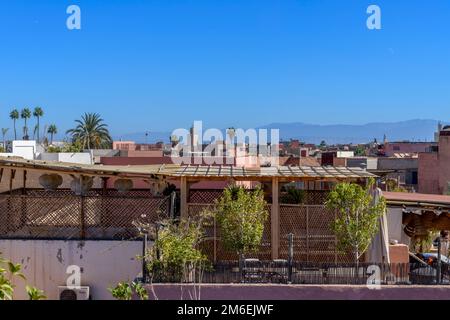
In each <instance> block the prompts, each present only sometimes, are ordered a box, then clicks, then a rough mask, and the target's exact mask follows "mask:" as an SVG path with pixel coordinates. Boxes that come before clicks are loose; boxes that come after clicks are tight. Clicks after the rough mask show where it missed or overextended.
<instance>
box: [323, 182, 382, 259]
mask: <svg viewBox="0 0 450 320" xmlns="http://www.w3.org/2000/svg"><path fill="white" fill-rule="evenodd" d="M373 185H374V181H373V179H371V180H370V181H369V183H368V185H367V187H366V188H363V187H361V186H360V185H358V184H354V183H345V182H343V183H338V184H337V185H336V186H335V188H334V189H333V190H332V191H331V192H330V193H329V195H328V199H327V201H326V203H325V204H326V206H327V208H329V209H331V210H336V211H337V216H336V219H335V221H334V222H333V223H332V226H331V227H332V229H333V231H334V233H335V234H336V237H337V240H338V247H339V248H340V249H341V250H344V251H351V252H352V253H353V257H354V259H355V263H356V266H358V261H359V259H360V258H361V256H362V255H363V254H364V252H365V251H366V250H367V249H368V248H369V245H370V243H371V242H372V239H373V237H374V236H375V234H376V233H377V232H378V227H379V222H378V219H379V218H380V216H381V215H382V214H383V213H384V211H385V209H386V201H385V199H384V198H383V197H381V198H380V199H379V201H378V202H377V203H375V201H374V199H373V196H372V194H371V189H372V187H373Z"/></svg>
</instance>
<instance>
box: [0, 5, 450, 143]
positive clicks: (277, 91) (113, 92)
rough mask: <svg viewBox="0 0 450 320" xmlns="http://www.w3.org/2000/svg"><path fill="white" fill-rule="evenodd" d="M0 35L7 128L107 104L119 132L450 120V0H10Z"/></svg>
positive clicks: (66, 117)
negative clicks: (73, 25) (16, 112)
mask: <svg viewBox="0 0 450 320" xmlns="http://www.w3.org/2000/svg"><path fill="white" fill-rule="evenodd" d="M70 4H77V5H79V6H80V7H81V10H82V29H81V30H79V31H70V30H68V29H67V28H66V18H67V17H68V15H67V14H66V8H67V6H68V5H70ZM369 4H378V5H379V6H380V7H381V10H382V30H380V31H370V30H368V29H367V28H366V18H367V14H366V8H367V6H368V5H369ZM0 44H1V49H0V126H1V127H12V123H11V121H10V120H9V118H8V114H9V111H10V110H11V109H12V107H17V108H22V107H24V106H29V107H35V106H41V107H43V108H44V111H45V113H46V114H45V117H44V119H43V122H44V123H56V124H57V126H58V127H59V128H60V131H63V130H66V129H68V128H69V127H70V126H71V125H72V123H73V120H74V119H75V118H78V117H79V116H80V115H81V114H82V113H83V112H85V111H95V112H99V113H100V114H101V115H102V116H103V118H104V119H105V120H106V121H107V122H108V124H109V125H110V128H111V131H112V132H113V133H114V134H122V133H131V132H137V131H145V130H150V131H170V130H172V129H173V128H177V127H189V125H190V124H191V122H192V121H193V120H203V121H204V122H205V124H206V125H207V126H209V127H219V128H224V127H228V126H235V127H244V128H247V127H253V126H258V125H264V124H267V123H271V122H297V121H298V122H307V123H320V124H330V123H346V124H349V123H351V124H355V123H365V122H373V121H398V120H406V119H412V118H431V119H437V120H449V119H450V1H448V0H436V1H424V0H422V1H413V0H409V1H406V0H395V1H392V0H391V1H379V0H372V1H364V0H345V1H342V0H340V1H338V0H335V1H331V0H329V1H325V0H323V1H317V0H296V1H292V0H283V1H275V0H273V1H264V0H255V1H251V0H246V1H238V0H236V1H231V0H220V1H211V0H204V1H201V0H192V1H187V0H179V1H172V0H158V1H156V0H153V1H150V0H146V1H144V0H143V1H136V0H134V1H98V0H95V1H94V0H91V1H75V0H73V1H56V0H54V1H49V0H48V1H39V0H29V1H23V0H14V1H12V0H11V1H1V2H0Z"/></svg>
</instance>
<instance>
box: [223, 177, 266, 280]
mask: <svg viewBox="0 0 450 320" xmlns="http://www.w3.org/2000/svg"><path fill="white" fill-rule="evenodd" d="M268 215H269V213H268V210H267V203H266V201H265V200H264V192H263V191H262V190H261V189H259V188H258V189H255V190H253V191H252V190H246V189H245V188H243V187H239V186H234V185H233V186H229V187H227V188H226V189H225V190H224V192H223V195H222V197H221V198H220V199H219V200H218V201H217V202H216V217H217V221H218V223H219V226H220V228H221V239H222V243H223V245H224V247H225V248H226V249H228V250H230V251H234V252H236V253H237V254H238V256H239V269H240V272H241V273H242V262H243V259H244V256H245V254H247V253H250V252H254V251H256V250H257V249H258V248H259V246H260V245H261V241H262V236H263V231H264V224H265V222H266V220H267V217H268Z"/></svg>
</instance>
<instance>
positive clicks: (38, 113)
mask: <svg viewBox="0 0 450 320" xmlns="http://www.w3.org/2000/svg"><path fill="white" fill-rule="evenodd" d="M43 115H44V110H42V108H41V107H36V108H34V111H33V116H35V117H36V119H37V125H36V130H37V142H38V143H39V130H40V126H39V118H40V117H42V116H43Z"/></svg>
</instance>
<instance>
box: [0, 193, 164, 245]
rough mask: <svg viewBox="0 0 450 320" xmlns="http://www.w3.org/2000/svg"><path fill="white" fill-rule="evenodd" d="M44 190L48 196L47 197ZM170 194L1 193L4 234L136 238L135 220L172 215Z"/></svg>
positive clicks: (1, 233) (0, 232) (0, 229)
mask: <svg viewBox="0 0 450 320" xmlns="http://www.w3.org/2000/svg"><path fill="white" fill-rule="evenodd" d="M44 194H45V196H44ZM169 206H170V201H169V199H168V198H162V197H161V198H159V197H150V195H148V196H143V195H142V194H140V193H139V192H138V193H134V194H133V193H129V194H128V195H119V194H114V195H108V194H106V195H99V194H98V193H95V192H90V193H89V194H88V195H87V196H83V197H80V196H76V195H74V194H73V193H70V192H66V191H65V190H61V192H60V191H59V190H58V191H55V192H46V191H42V192H39V191H37V190H34V191H32V192H29V193H27V194H13V195H7V194H1V195H0V221H2V223H1V225H0V238H10V239H12V238H16V239H63V240H67V239H105V240H106V239H108V240H120V239H124V240H125V239H128V240H129V239H135V238H136V237H138V236H139V234H138V230H137V228H136V227H135V226H134V225H133V221H136V220H139V219H142V217H144V216H145V221H146V222H155V221H157V220H160V219H162V218H167V217H168V215H169V210H170V208H169Z"/></svg>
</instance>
